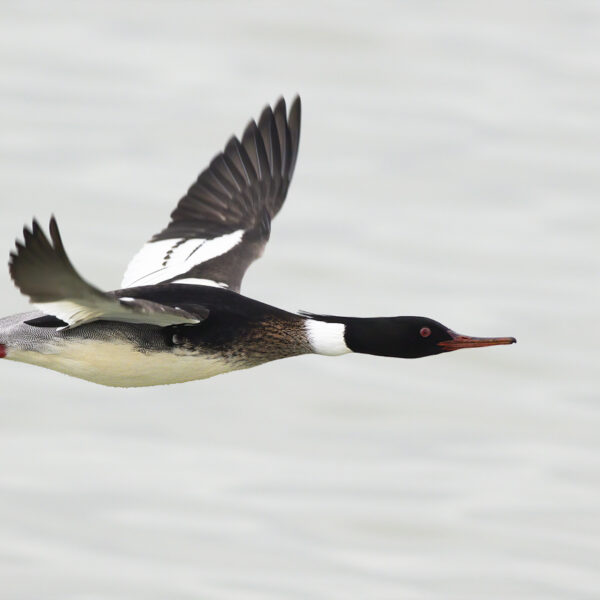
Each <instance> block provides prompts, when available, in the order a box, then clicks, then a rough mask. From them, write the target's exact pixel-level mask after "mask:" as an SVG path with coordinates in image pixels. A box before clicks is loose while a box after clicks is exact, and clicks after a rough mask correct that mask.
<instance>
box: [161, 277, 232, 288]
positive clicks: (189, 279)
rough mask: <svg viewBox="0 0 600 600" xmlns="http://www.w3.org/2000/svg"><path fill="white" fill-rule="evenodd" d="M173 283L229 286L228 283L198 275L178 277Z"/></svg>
mask: <svg viewBox="0 0 600 600" xmlns="http://www.w3.org/2000/svg"><path fill="white" fill-rule="evenodd" d="M173 283H187V284H188V285H207V286H209V287H220V288H228V287H229V286H228V285H227V284H226V283H223V282H219V281H213V280H212V279H199V278H196V277H187V278H186V279H176V280H175V281H173Z"/></svg>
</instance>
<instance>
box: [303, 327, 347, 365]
mask: <svg viewBox="0 0 600 600" xmlns="http://www.w3.org/2000/svg"><path fill="white" fill-rule="evenodd" d="M304 327H305V328H306V335H307V337H308V341H309V343H310V345H311V348H312V349H313V352H315V353H316V354H326V355H328V356H337V355H339V354H347V353H348V352H352V350H350V348H348V346H346V340H345V339H344V332H345V331H346V326H345V325H344V324H343V323H326V322H325V321H316V320H313V319H307V320H306V322H305V324H304Z"/></svg>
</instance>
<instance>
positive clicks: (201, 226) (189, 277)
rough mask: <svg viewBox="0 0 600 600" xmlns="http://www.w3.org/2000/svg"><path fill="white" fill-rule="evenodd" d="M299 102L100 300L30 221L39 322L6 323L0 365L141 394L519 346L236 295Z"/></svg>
mask: <svg viewBox="0 0 600 600" xmlns="http://www.w3.org/2000/svg"><path fill="white" fill-rule="evenodd" d="M300 114H301V107H300V98H299V97H296V98H295V99H294V100H293V102H292V104H291V106H290V109H289V112H288V110H287V108H286V103H285V101H284V99H283V98H281V99H279V100H278V101H277V103H276V104H275V105H274V106H273V107H272V108H271V107H270V106H266V107H265V108H264V110H263V111H262V114H261V116H260V118H259V120H258V123H257V122H255V121H254V120H251V121H250V123H249V124H248V126H247V127H246V129H245V131H244V133H243V135H242V137H241V139H238V138H237V137H235V136H234V137H231V139H230V140H229V141H228V142H227V144H226V146H225V148H224V150H223V151H222V152H220V153H219V154H217V155H216V156H215V158H213V160H212V162H211V163H210V165H209V166H208V167H207V168H206V169H205V170H204V171H202V173H201V174H200V176H199V177H198V179H197V180H196V181H195V182H194V183H193V184H192V186H191V187H190V188H189V190H188V191H187V193H186V194H185V196H184V197H183V198H182V199H181V200H180V201H179V203H178V204H177V207H176V208H175V210H174V211H173V212H172V213H171V220H170V222H169V224H168V225H167V226H166V227H165V228H164V229H163V230H162V231H160V232H159V233H157V234H155V235H154V236H153V237H152V238H151V239H150V241H149V242H147V243H146V244H145V245H144V246H143V247H142V248H141V250H140V251H139V252H138V253H137V254H136V255H135V256H134V257H133V259H132V260H131V262H130V263H129V266H128V267H127V270H126V271H125V275H124V277H123V281H122V283H121V287H120V289H118V290H115V291H112V292H103V291H101V290H99V289H98V288H97V287H95V286H94V285H92V284H90V283H88V282H87V281H86V280H85V279H83V278H82V277H81V276H80V275H79V273H78V272H77V271H76V269H75V267H74V266H73V264H72V263H71V261H70V259H69V257H68V256H67V253H66V251H65V248H64V246H63V242H62V238H61V235H60V232H59V228H58V225H57V222H56V220H55V218H54V217H52V218H51V219H50V224H49V236H47V235H46V233H45V232H44V230H43V229H42V228H41V227H40V225H39V224H38V222H37V221H35V220H34V221H33V224H32V226H31V227H25V228H24V230H23V241H17V242H16V248H15V250H14V251H13V252H12V253H11V254H10V261H9V271H10V275H11V277H12V280H13V281H14V283H15V285H16V286H17V288H18V289H19V290H20V291H21V292H22V293H23V294H25V295H26V296H28V297H29V300H30V302H31V303H32V304H33V305H34V306H35V307H36V308H37V309H38V310H37V311H34V312H28V313H22V314H17V315H12V316H8V317H5V318H2V319H0V358H7V359H10V360H15V361H20V362H25V363H30V364H33V365H38V366H41V367H46V368H49V369H53V370H55V371H60V372H62V373H66V374H68V375H72V376H74V377H79V378H81V379H85V380H88V381H92V382H95V383H99V384H104V385H109V386H118V387H139V386H150V385H161V384H169V383H179V382H184V381H191V380H195V379H204V378H207V377H212V376H213V375H217V374H220V373H226V372H229V371H234V370H237V369H245V368H249V367H254V366H257V365H260V364H262V363H266V362H268V361H272V360H276V359H279V358H286V357H290V356H297V355H300V354H308V353H314V354H323V355H340V354H346V353H349V352H360V353H364V354H374V355H378V356H391V357H398V358H419V357H424V356H430V355H434V354H441V353H443V352H449V351H452V350H458V349H460V348H479V347H482V346H494V345H499V344H512V343H514V342H515V341H516V340H515V339H514V338H512V337H496V338H476V337H469V336H465V335H459V334H457V333H455V332H454V331H452V330H451V329H449V328H448V327H446V326H445V325H442V324H441V323H438V322H437V321H434V320H433V319H429V318H426V317H414V316H400V317H378V318H357V317H340V316H333V315H320V314H312V313H305V312H299V313H291V312H288V311H285V310H282V309H279V308H276V307H274V306H270V305H268V304H264V303H262V302H259V301H257V300H253V299H251V298H248V297H246V296H244V295H242V294H241V293H240V287H241V283H242V278H243V277H244V273H245V272H246V269H247V268H248V267H249V266H250V264H251V263H252V262H254V261H255V260H256V259H257V258H259V257H260V256H261V255H262V253H263V250H264V248H265V246H266V244H267V241H268V240H269V235H270V231H271V221H272V220H273V218H274V217H275V216H276V215H277V213H278V212H279V210H280V209H281V207H282V205H283V203H284V200H285V198H286V195H287V192H288V187H289V185H290V181H291V179H292V175H293V173H294V167H295V165H296V158H297V156H298V144H299V142H300Z"/></svg>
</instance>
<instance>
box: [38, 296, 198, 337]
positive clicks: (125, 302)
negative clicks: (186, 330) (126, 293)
mask: <svg viewBox="0 0 600 600" xmlns="http://www.w3.org/2000/svg"><path fill="white" fill-rule="evenodd" d="M35 306H36V307H37V308H39V309H40V310H41V311H42V312H44V313H46V314H47V315H54V316H55V317H58V318H59V319H60V320H61V321H65V323H67V325H66V326H65V327H60V328H59V329H71V328H73V327H77V326H79V325H83V324H84V323H89V322H92V321H98V320H104V321H123V322H126V323H144V324H147V325H158V326H159V327H167V326H169V325H181V324H188V325H191V324H196V323H199V322H200V321H201V319H200V318H197V317H195V316H194V315H191V314H190V313H188V312H186V311H184V310H181V309H177V308H171V307H167V306H163V305H160V304H156V303H154V302H150V301H147V300H135V299H134V298H121V299H120V300H118V299H112V298H108V297H106V298H103V297H102V296H100V295H99V296H97V297H95V296H91V295H90V296H89V297H87V298H82V299H81V300H80V301H78V300H57V301H55V302H36V303H35Z"/></svg>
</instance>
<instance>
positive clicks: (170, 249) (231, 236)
mask: <svg viewBox="0 0 600 600" xmlns="http://www.w3.org/2000/svg"><path fill="white" fill-rule="evenodd" d="M243 235H244V230H243V229H238V230H237V231H233V232H232V233H227V234H225V235H222V236H221V237H218V238H214V239H211V240H205V239H198V238H194V239H188V240H186V239H185V238H173V239H170V240H160V241H158V242H148V243H147V244H145V245H144V246H143V247H142V249H141V250H140V251H139V252H138V253H137V254H136V255H135V256H134V257H133V259H132V261H131V262H130V263H129V266H128V267H127V270H126V271H125V275H124V276H123V281H122V282H121V287H122V288H127V287H134V286H141V285H155V284H157V283H161V282H163V281H167V280H168V279H173V278H174V277H177V276H178V275H185V274H186V273H187V272H188V271H189V270H190V269H192V268H193V267H195V266H197V265H200V264H202V263H203V262H206V261H208V260H211V259H212V258H216V257H217V256H221V254H225V253H226V252H229V250H231V249H232V248H234V247H235V246H236V245H237V244H239V243H240V241H241V240H242V237H243ZM192 279H194V278H188V279H187V280H185V279H182V280H180V283H183V282H185V283H192V281H191V280H192ZM204 281H208V280H201V279H194V283H197V284H200V285H206V284H204V283H200V282H204ZM215 283H216V285H222V284H219V283H217V282H214V283H213V285H214V284H215Z"/></svg>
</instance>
